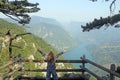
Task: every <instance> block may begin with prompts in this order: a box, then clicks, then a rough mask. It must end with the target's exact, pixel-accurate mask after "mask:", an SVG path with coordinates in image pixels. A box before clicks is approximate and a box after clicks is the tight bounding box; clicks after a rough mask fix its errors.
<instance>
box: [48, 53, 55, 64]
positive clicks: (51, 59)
mask: <svg viewBox="0 0 120 80" xmlns="http://www.w3.org/2000/svg"><path fill="white" fill-rule="evenodd" d="M47 61H48V62H52V61H54V54H53V52H52V51H50V52H49V53H48V55H47Z"/></svg>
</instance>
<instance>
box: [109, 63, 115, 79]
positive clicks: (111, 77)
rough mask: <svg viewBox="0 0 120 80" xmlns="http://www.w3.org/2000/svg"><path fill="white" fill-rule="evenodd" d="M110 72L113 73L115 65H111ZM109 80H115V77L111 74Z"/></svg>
mask: <svg viewBox="0 0 120 80" xmlns="http://www.w3.org/2000/svg"><path fill="white" fill-rule="evenodd" d="M110 70H111V71H115V64H111V66H110ZM110 80H115V76H114V75H113V74H110Z"/></svg>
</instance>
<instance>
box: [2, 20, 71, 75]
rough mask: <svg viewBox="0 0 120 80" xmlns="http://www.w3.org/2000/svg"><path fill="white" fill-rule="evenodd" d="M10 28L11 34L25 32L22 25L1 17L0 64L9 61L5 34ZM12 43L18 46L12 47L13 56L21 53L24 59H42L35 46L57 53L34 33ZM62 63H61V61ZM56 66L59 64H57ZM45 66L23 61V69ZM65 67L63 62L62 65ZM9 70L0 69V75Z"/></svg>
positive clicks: (44, 65) (42, 67) (7, 41)
mask: <svg viewBox="0 0 120 80" xmlns="http://www.w3.org/2000/svg"><path fill="white" fill-rule="evenodd" d="M8 30H10V31H11V34H12V36H15V35H16V34H22V33H26V30H25V29H24V28H23V27H20V26H18V25H16V24H13V23H8V22H6V21H4V20H2V19H0V66H3V65H5V64H6V63H8V62H9V56H8V53H9V52H8V45H9V37H8V36H6V35H5V34H6V32H7V31H8ZM13 45H15V46H18V47H19V48H18V47H13V48H12V49H13V52H12V53H13V57H15V56H17V55H18V54H22V56H23V58H25V59H33V60H34V59H43V58H42V56H41V55H40V53H38V52H37V48H39V49H41V50H42V51H44V52H45V53H48V52H50V51H53V52H54V53H57V51H56V50H55V49H54V48H53V47H52V46H51V45H49V44H48V43H46V42H45V41H44V40H43V39H42V38H39V37H37V36H35V35H33V34H32V35H24V36H20V37H18V38H17V39H15V40H13ZM61 64H63V63H61ZM57 65H58V66H57V67H58V68H59V66H60V64H57ZM15 66H16V64H15V65H13V68H15ZM45 67H46V63H43V62H40V63H33V62H31V63H29V64H28V63H23V68H24V69H38V68H39V69H40V68H41V69H44V68H45ZM63 67H65V66H64V64H63V66H62V67H60V68H63ZM70 67H71V65H70V64H69V65H68V66H67V68H70ZM8 71H9V70H8V68H7V69H3V70H0V76H1V75H3V74H5V73H7V72H8ZM24 74H25V75H29V76H36V75H41V74H42V76H45V75H43V74H44V73H28V72H25V73H24Z"/></svg>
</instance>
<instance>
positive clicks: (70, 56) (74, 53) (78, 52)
mask: <svg viewBox="0 0 120 80" xmlns="http://www.w3.org/2000/svg"><path fill="white" fill-rule="evenodd" d="M90 44H92V43H91V42H90V41H84V42H82V43H80V44H79V45H78V46H76V47H75V48H73V49H72V50H70V51H68V52H66V53H65V54H64V55H63V57H64V58H65V59H67V60H79V59H80V57H82V56H83V55H85V56H86V58H87V59H90V60H92V56H91V53H90V52H89V51H88V50H87V49H86V46H87V45H90ZM73 65H74V66H75V67H76V68H79V66H80V64H78V63H76V64H75V63H74V64H73Z"/></svg>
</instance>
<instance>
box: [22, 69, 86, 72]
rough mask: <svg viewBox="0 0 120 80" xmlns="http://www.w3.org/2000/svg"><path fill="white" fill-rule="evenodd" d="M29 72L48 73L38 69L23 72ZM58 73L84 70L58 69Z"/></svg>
mask: <svg viewBox="0 0 120 80" xmlns="http://www.w3.org/2000/svg"><path fill="white" fill-rule="evenodd" d="M23 71H27V72H46V71H47V70H46V69H36V70H29V69H28V70H23ZM56 71H57V72H82V71H84V70H83V69H56Z"/></svg>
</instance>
